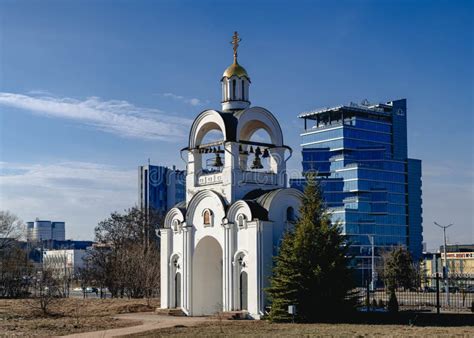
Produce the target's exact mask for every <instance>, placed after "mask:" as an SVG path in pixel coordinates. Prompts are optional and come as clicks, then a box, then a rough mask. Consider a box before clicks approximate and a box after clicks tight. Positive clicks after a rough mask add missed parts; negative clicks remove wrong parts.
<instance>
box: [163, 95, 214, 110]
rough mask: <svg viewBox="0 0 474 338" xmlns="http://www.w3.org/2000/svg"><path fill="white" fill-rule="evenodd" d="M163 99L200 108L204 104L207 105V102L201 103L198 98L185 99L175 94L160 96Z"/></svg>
mask: <svg viewBox="0 0 474 338" xmlns="http://www.w3.org/2000/svg"><path fill="white" fill-rule="evenodd" d="M162 95H163V96H164V97H169V98H172V99H173V100H177V101H181V102H184V103H187V104H190V105H191V106H194V107H196V106H201V105H203V104H204V103H207V101H202V100H200V99H198V98H195V97H193V98H189V97H185V96H182V95H177V94H173V93H164V94H162Z"/></svg>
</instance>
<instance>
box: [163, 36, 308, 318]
mask: <svg viewBox="0 0 474 338" xmlns="http://www.w3.org/2000/svg"><path fill="white" fill-rule="evenodd" d="M239 42H240V39H239V37H238V35H237V32H236V33H235V34H234V36H233V40H232V44H233V46H234V62H233V64H232V65H231V66H229V67H228V68H227V69H226V71H225V72H224V74H223V77H222V80H221V82H222V111H218V110H205V111H203V112H202V113H201V114H199V115H198V116H197V117H196V119H195V120H194V122H193V124H192V126H191V130H190V133H189V144H188V147H187V148H185V149H183V151H186V152H187V176H186V189H187V191H186V202H183V203H180V204H178V205H176V206H175V207H174V208H172V209H171V210H170V211H169V212H168V213H167V214H166V217H165V221H164V226H163V229H161V230H160V232H161V307H162V308H181V309H182V310H183V311H184V312H185V313H186V314H187V315H189V316H200V315H210V314H214V313H217V312H222V311H247V312H248V314H249V316H251V317H252V318H256V319H258V318H260V317H261V316H262V315H263V314H264V313H265V307H266V306H267V305H268V304H267V298H266V295H265V291H264V289H265V288H266V287H268V286H269V277H270V276H271V273H272V264H273V260H272V259H273V256H274V255H275V254H276V253H277V250H278V246H279V244H280V240H281V237H282V236H283V233H284V232H285V230H287V229H288V228H290V227H292V226H293V224H294V221H295V219H296V218H297V216H298V211H299V206H300V203H301V197H302V194H301V192H300V191H298V190H296V189H291V188H286V182H287V177H286V160H287V159H288V157H289V156H290V155H291V149H290V148H289V147H288V146H285V145H284V143H283V135H282V131H281V128H280V125H279V123H278V121H277V120H276V118H275V117H274V116H273V115H272V114H271V113H270V112H269V111H268V110H266V109H264V108H260V107H250V101H249V84H250V78H249V76H248V74H247V72H246V71H245V69H244V68H243V67H242V66H240V65H239V64H238V62H237V47H238V43H239ZM257 131H258V132H259V135H260V133H264V134H266V136H267V138H268V139H269V141H268V142H261V141H260V138H259V141H256V140H254V138H255V137H254V138H252V137H253V136H254V134H255V133H256V132H257ZM216 134H219V135H221V136H220V138H219V139H217V140H216V139H215V138H213V139H210V140H209V137H211V136H213V135H214V136H215V135H216Z"/></svg>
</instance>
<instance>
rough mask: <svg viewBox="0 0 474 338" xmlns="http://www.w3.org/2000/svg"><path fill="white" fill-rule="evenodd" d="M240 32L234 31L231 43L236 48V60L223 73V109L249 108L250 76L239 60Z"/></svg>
mask: <svg viewBox="0 0 474 338" xmlns="http://www.w3.org/2000/svg"><path fill="white" fill-rule="evenodd" d="M240 41H241V39H240V38H239V34H238V33H237V32H234V36H233V37H232V41H231V44H232V45H233V49H234V62H233V63H232V64H231V65H230V66H229V67H227V69H226V70H225V71H224V74H222V79H221V83H222V110H223V111H233V110H241V109H245V108H248V107H249V106H250V100H249V85H250V78H249V76H248V74H247V71H246V70H245V68H244V67H242V66H241V65H239V63H238V61H237V48H238V47H239V42H240Z"/></svg>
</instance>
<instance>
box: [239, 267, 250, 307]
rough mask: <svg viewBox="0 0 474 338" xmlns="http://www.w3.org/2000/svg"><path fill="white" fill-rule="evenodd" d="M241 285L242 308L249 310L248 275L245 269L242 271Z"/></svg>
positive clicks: (240, 299) (240, 298)
mask: <svg viewBox="0 0 474 338" xmlns="http://www.w3.org/2000/svg"><path fill="white" fill-rule="evenodd" d="M239 286H240V287H239V302H240V310H248V277H247V272H245V271H242V272H241V273H240V283H239Z"/></svg>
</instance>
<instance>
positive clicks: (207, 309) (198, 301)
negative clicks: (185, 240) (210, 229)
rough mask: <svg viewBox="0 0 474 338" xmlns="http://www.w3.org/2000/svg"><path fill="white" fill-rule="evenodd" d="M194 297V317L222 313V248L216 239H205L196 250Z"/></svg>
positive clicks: (194, 260)
mask: <svg viewBox="0 0 474 338" xmlns="http://www.w3.org/2000/svg"><path fill="white" fill-rule="evenodd" d="M192 297H193V302H192V308H193V310H192V313H193V315H194V316H202V315H211V314H214V313H216V312H220V311H222V307H223V303H222V248H221V246H220V245H219V242H217V240H216V239H215V238H212V237H209V236H206V237H204V238H203V239H201V240H200V241H199V242H198V244H197V246H196V249H195V250H194V256H193V288H192Z"/></svg>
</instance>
